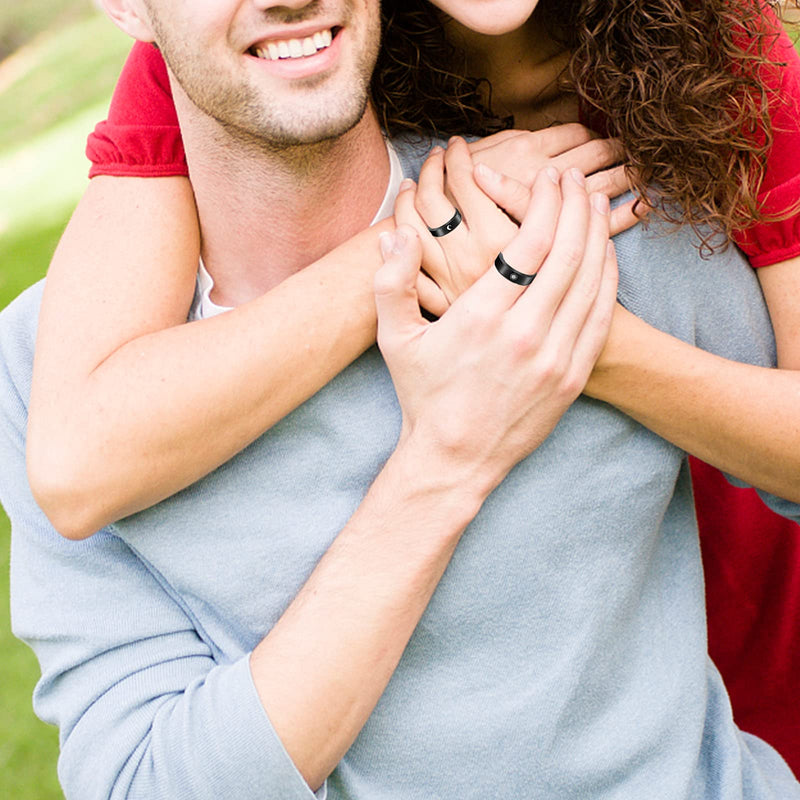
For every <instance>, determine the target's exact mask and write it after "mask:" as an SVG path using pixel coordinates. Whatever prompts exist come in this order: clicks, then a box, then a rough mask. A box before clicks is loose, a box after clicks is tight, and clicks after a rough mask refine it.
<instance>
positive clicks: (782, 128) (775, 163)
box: [734, 11, 800, 267]
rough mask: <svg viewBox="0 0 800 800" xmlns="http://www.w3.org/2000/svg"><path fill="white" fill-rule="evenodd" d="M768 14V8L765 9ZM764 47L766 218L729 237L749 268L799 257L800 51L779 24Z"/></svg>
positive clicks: (763, 189)
mask: <svg viewBox="0 0 800 800" xmlns="http://www.w3.org/2000/svg"><path fill="white" fill-rule="evenodd" d="M767 13H769V14H772V12H771V11H770V12H767ZM775 25H776V28H777V29H776V34H775V37H774V40H773V41H772V42H771V45H770V48H769V56H770V60H771V61H772V62H773V64H772V66H770V67H768V68H766V69H765V70H764V73H763V78H764V81H765V83H766V84H767V86H768V87H769V89H770V101H769V102H770V116H771V120H772V128H773V142H772V147H771V148H770V151H769V154H768V158H767V163H766V171H765V174H764V181H763V183H762V185H761V190H760V193H759V200H760V202H761V204H762V208H763V209H764V212H765V213H766V214H767V215H768V216H782V215H785V214H786V212H787V211H790V212H791V213H790V214H789V216H788V217H786V218H785V219H779V220H776V221H767V222H761V223H758V224H756V225H754V226H753V227H751V228H748V229H747V230H745V231H739V232H738V233H736V234H735V235H734V238H735V239H736V243H737V244H738V245H739V247H740V248H741V249H742V250H743V251H744V252H745V254H746V255H747V257H748V258H749V260H750V264H751V265H752V266H754V267H765V266H769V265H770V264H777V263H778V262H780V261H785V260H787V259H789V258H794V257H795V256H798V255H800V205H798V200H800V55H798V53H797V51H796V50H795V48H794V46H793V44H792V41H791V39H790V38H789V36H788V35H787V34H786V32H785V31H784V30H783V28H782V26H780V23H778V22H777V21H775Z"/></svg>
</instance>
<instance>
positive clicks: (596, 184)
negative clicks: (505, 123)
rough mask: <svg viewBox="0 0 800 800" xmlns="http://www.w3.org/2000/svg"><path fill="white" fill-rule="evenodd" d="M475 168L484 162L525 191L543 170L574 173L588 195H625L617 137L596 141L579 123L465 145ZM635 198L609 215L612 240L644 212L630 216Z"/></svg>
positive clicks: (512, 132)
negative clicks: (583, 181)
mask: <svg viewBox="0 0 800 800" xmlns="http://www.w3.org/2000/svg"><path fill="white" fill-rule="evenodd" d="M469 148H470V152H471V153H472V157H473V161H474V162H475V164H486V166H488V167H489V168H490V169H493V170H494V171H495V172H499V173H500V174H502V175H506V176H510V177H513V178H514V179H515V180H517V181H519V182H520V183H521V184H523V185H524V186H525V187H526V188H528V189H529V188H530V187H531V186H532V185H533V181H534V179H535V177H536V175H537V174H538V172H539V171H540V170H542V169H546V168H547V167H554V168H555V169H557V170H558V172H559V173H563V172H565V171H566V170H568V169H578V170H580V171H581V172H582V173H583V174H584V175H586V176H587V177H586V188H587V191H589V192H602V193H603V194H605V195H607V196H608V198H609V200H613V199H614V198H615V197H619V195H621V194H624V193H625V192H627V191H629V189H630V183H629V181H628V177H627V174H626V170H625V167H624V166H622V165H620V163H619V162H620V160H621V159H622V157H623V151H622V147H621V145H620V143H619V141H618V140H617V139H600V138H598V137H597V135H596V134H594V133H592V131H590V130H589V129H588V128H585V127H584V126H583V125H579V124H577V123H569V124H567V125H555V126H553V127H551V128H545V129H543V130H540V131H518V130H510V131H501V132H500V133H496V134H494V135H493V136H487V137H486V138H485V139H480V140H478V141H476V142H472V143H471V144H470V145H469ZM635 202H636V201H635V200H631V201H629V202H627V203H623V204H622V205H620V206H617V207H616V208H615V209H614V210H613V211H612V212H611V225H610V232H611V235H612V236H615V235H616V234H617V233H620V232H621V231H624V230H627V229H628V228H631V227H633V226H634V225H635V224H636V223H637V222H639V220H640V219H641V217H642V215H643V214H644V213H645V212H646V207H645V206H644V205H643V204H640V205H639V208H638V209H637V214H634V213H633V206H634V203H635Z"/></svg>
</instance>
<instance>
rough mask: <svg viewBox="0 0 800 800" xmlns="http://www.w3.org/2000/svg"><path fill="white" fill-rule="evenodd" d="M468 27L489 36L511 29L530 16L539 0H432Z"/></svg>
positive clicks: (519, 26)
mask: <svg viewBox="0 0 800 800" xmlns="http://www.w3.org/2000/svg"><path fill="white" fill-rule="evenodd" d="M430 2H431V3H432V4H433V5H434V6H436V8H438V9H440V10H441V11H444V13H445V14H447V15H448V16H449V17H452V18H453V19H454V20H455V21H456V22H458V23H459V24H461V25H463V26H464V27H465V28H469V29H470V30H473V31H475V32H476V33H483V34H487V35H489V36H498V35H500V34H503V33H510V32H511V31H515V30H516V29H517V28H521V27H522V26H523V25H524V24H525V23H526V22H527V21H528V19H529V17H530V16H531V14H533V10H534V9H535V8H536V6H537V5H538V4H539V0H430Z"/></svg>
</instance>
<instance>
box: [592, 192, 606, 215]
mask: <svg viewBox="0 0 800 800" xmlns="http://www.w3.org/2000/svg"><path fill="white" fill-rule="evenodd" d="M592 205H593V206H594V210H595V211H597V212H598V213H600V214H603V215H607V214H608V209H609V203H608V196H607V195H605V194H603V193H602V192H597V193H596V194H593V195H592Z"/></svg>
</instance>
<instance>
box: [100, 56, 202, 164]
mask: <svg viewBox="0 0 800 800" xmlns="http://www.w3.org/2000/svg"><path fill="white" fill-rule="evenodd" d="M86 155H87V157H88V158H89V160H90V161H91V162H92V167H91V169H90V170H89V177H90V178H93V177H95V175H116V176H126V177H141V178H157V177H165V176H167V175H187V174H188V172H187V168H186V156H185V154H184V151H183V140H182V139H181V131H180V128H179V127H178V117H177V114H176V113H175V106H174V105H173V102H172V91H171V90H170V86H169V78H168V77H167V68H166V66H165V64H164V59H163V58H162V57H161V54H160V53H159V51H158V50H157V49H156V48H155V47H154V46H153V45H152V44H145V43H143V42H137V43H136V44H135V45H134V46H133V49H132V50H131V53H130V55H129V56H128V60H127V61H126V62H125V66H124V68H123V70H122V74H121V75H120V77H119V81H118V82H117V87H116V89H115V90H114V96H113V97H112V98H111V108H110V109H109V112H108V119H107V120H105V121H104V122H101V123H99V124H98V125H97V127H96V128H95V129H94V132H93V133H91V134H90V135H89V139H88V141H87V143H86Z"/></svg>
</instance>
